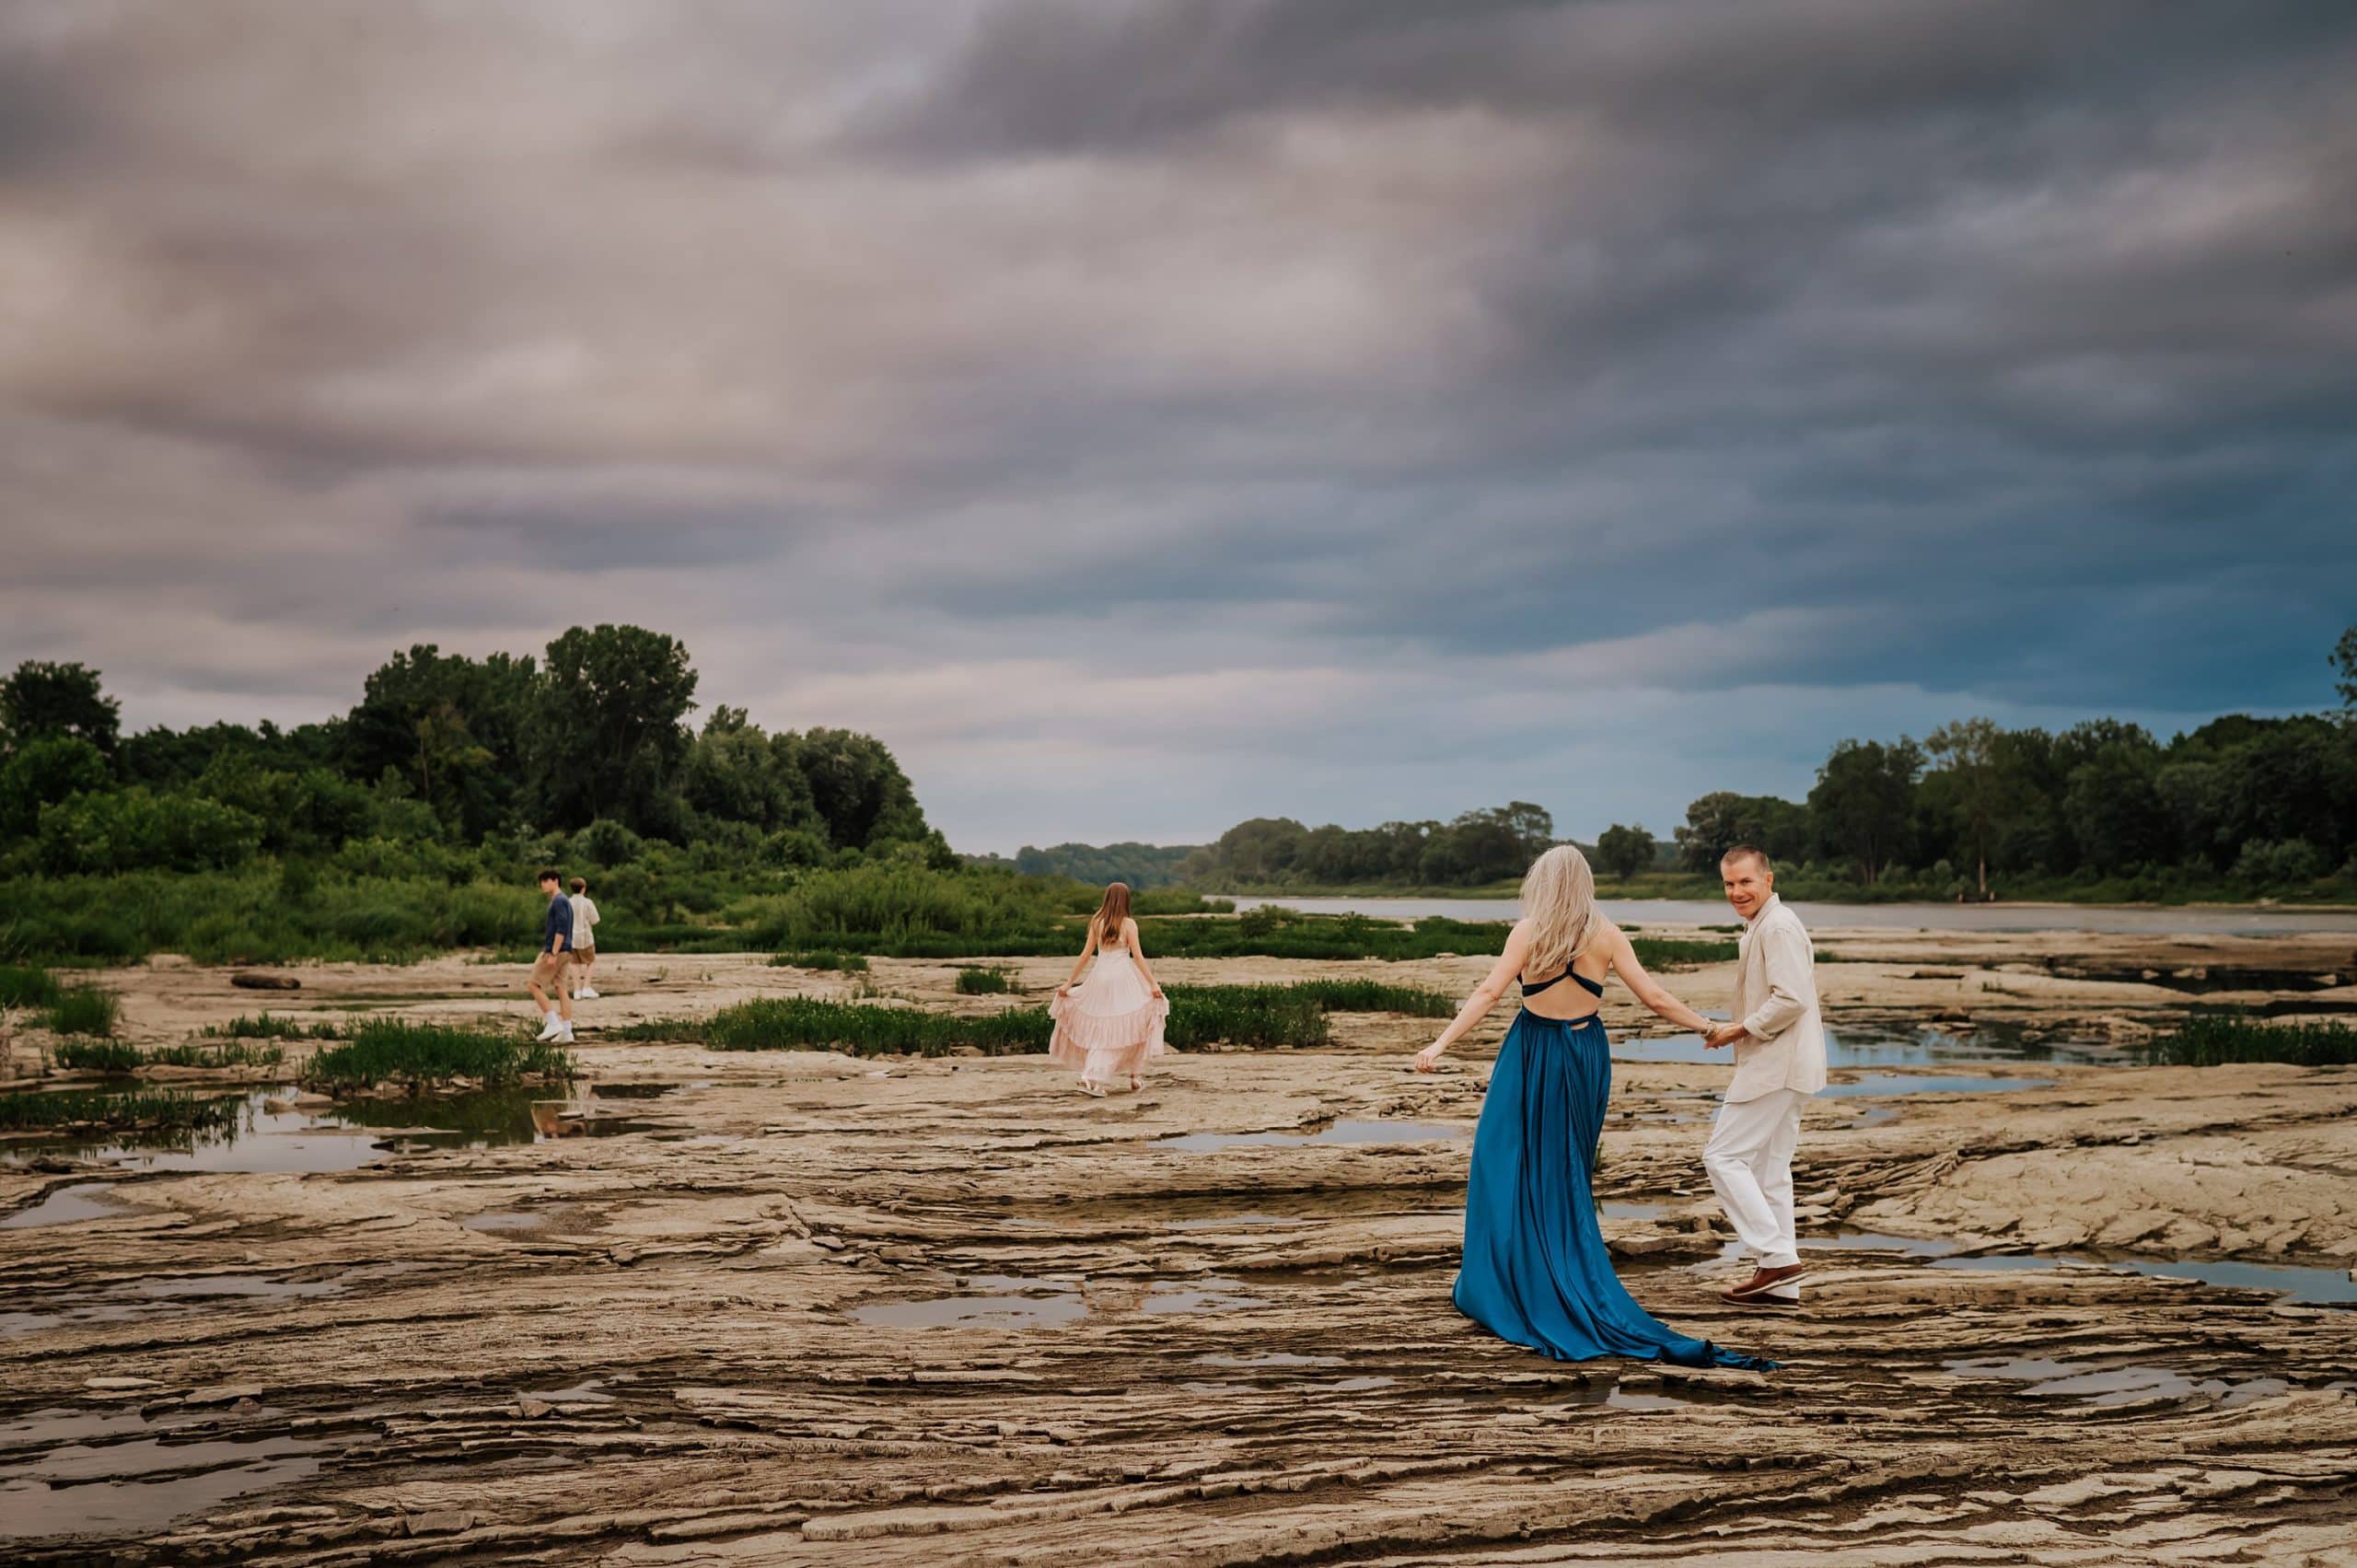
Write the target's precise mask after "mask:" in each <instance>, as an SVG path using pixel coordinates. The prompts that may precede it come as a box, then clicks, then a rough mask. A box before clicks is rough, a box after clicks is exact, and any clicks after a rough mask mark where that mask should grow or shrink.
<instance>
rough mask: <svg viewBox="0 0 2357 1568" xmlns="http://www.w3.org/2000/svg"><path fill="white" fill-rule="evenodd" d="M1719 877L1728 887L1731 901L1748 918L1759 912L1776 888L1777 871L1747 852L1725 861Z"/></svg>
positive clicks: (1728, 896) (1736, 909) (1721, 864)
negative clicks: (1773, 870) (1762, 863)
mask: <svg viewBox="0 0 2357 1568" xmlns="http://www.w3.org/2000/svg"><path fill="white" fill-rule="evenodd" d="M1719 881H1720V883H1721V884H1722V885H1724V887H1725V889H1726V891H1727V902H1728V903H1729V904H1732V905H1733V906H1734V907H1735V912H1736V913H1737V914H1739V915H1741V916H1743V918H1744V919H1746V920H1749V919H1750V918H1752V916H1754V915H1756V914H1758V913H1759V911H1760V909H1761V908H1762V907H1763V906H1765V905H1766V903H1767V902H1768V895H1770V894H1771V893H1772V892H1774V891H1775V890H1776V874H1775V873H1774V872H1772V871H1771V870H1769V869H1768V867H1767V866H1765V865H1761V864H1760V863H1759V860H1758V859H1756V858H1755V857H1753V856H1751V855H1747V854H1739V855H1737V856H1736V857H1735V858H1734V859H1733V860H1725V861H1721V862H1720V863H1719Z"/></svg>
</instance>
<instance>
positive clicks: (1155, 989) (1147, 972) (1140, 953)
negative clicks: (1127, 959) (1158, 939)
mask: <svg viewBox="0 0 2357 1568" xmlns="http://www.w3.org/2000/svg"><path fill="white" fill-rule="evenodd" d="M1121 929H1122V930H1123V931H1125V932H1127V933H1128V934H1129V937H1130V956H1131V957H1132V958H1136V959H1137V961H1138V969H1139V970H1140V971H1141V972H1143V973H1144V976H1145V988H1146V989H1147V990H1148V991H1150V992H1152V993H1154V994H1155V995H1156V996H1159V995H1161V994H1162V982H1161V981H1158V980H1156V979H1155V978H1154V966H1153V965H1152V964H1149V963H1147V962H1146V961H1145V949H1144V947H1139V946H1138V923H1137V922H1136V921H1134V920H1132V921H1126V922H1124V923H1122V926H1121Z"/></svg>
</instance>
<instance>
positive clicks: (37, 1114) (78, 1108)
mask: <svg viewBox="0 0 2357 1568" xmlns="http://www.w3.org/2000/svg"><path fill="white" fill-rule="evenodd" d="M242 1103H243V1102H242V1101H241V1100H239V1099H238V1098H237V1097H236V1096H234V1095H231V1096H219V1095H216V1096H212V1097H209V1098H198V1097H197V1096H195V1095H185V1094H175V1093H172V1092H170V1091H168V1090H155V1089H56V1090H50V1091H46V1092H36V1093H31V1094H0V1130H6V1131H9V1132H29V1131H37V1130H41V1129H48V1128H59V1127H74V1126H96V1127H104V1128H107V1129H110V1130H118V1131H119V1130H122V1129H127V1128H134V1127H143V1128H144V1127H160V1128H170V1129H177V1130H184V1131H205V1130H209V1129H213V1128H218V1127H226V1126H230V1125H233V1124H234V1123H235V1121H236V1120H237V1116H238V1108H239V1106H240V1105H241V1104H242Z"/></svg>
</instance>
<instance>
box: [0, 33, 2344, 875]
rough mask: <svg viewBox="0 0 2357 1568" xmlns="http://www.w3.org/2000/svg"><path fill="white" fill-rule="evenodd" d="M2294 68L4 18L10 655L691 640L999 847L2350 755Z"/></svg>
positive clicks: (792, 718)
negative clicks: (2332, 708) (1862, 742)
mask: <svg viewBox="0 0 2357 1568" xmlns="http://www.w3.org/2000/svg"><path fill="white" fill-rule="evenodd" d="M2351 81H2357V14H2352V13H2351V9H2350V8H2349V7H2347V6H2340V5H2331V4H2318V3H2316V0H2293V3H2271V0H2237V3H2235V4H2232V5H2223V4H2220V5H2201V6H2189V5H2183V4H2177V3H2173V0H2150V3H2145V4H2119V3H2113V0H2072V3H2071V4H2068V5H2056V4H2054V3H2052V0H1910V4H1907V5H1903V6H1901V5H1892V4H1890V3H1889V0H1635V3H1631V0H1586V3H1575V4H1536V3H1521V4H1515V3H1503V0H1451V3H1449V4H1446V5H1440V4H1406V3H1403V0H857V3H856V4H833V3H821V0H810V3H807V4H798V5H796V4H788V5H779V4H775V3H773V0H758V3H755V0H749V3H744V4H734V3H707V0H685V3H672V4H665V5H660V6H656V5H647V4H644V3H643V0H625V3H618V4H601V3H597V0H550V3H548V4H542V5H530V4H521V3H508V4H503V5H500V6H483V5H480V4H476V3H474V0H447V3H436V0H273V3H267V4H241V3H236V0H202V3H191V0H153V3H149V4H120V3H115V0H64V3H62V4H47V3H42V0H0V530H5V540H4V541H0V542H5V547H6V548H5V551H0V661H5V662H6V663H9V664H13V663H14V662H15V661H16V660H17V659H20V658H25V657H33V656H39V657H53V658H75V659H81V660H84V661H86V662H88V663H90V664H93V665H96V666H98V667H99V668H101V669H102V670H103V671H104V672H105V674H106V678H107V680H108V683H109V685H110V688H111V689H112V690H113V691H116V692H117V693H118V694H119V695H120V696H121V697H122V700H123V706H124V713H125V718H126V720H127V722H129V723H130V724H131V725H133V726H145V725H147V724H158V723H161V724H173V725H181V724H187V723H191V722H197V721H204V720H210V719H212V718H215V717H231V718H238V719H244V720H249V721H250V720H255V719H260V718H264V717H268V718H275V719H278V720H280V721H282V722H293V721H299V720H303V719H307V718H316V717H321V716H324V715H326V714H330V713H331V712H336V711H341V710H342V709H343V708H344V707H347V706H348V705H349V704H350V703H351V702H352V701H353V700H354V697H355V696H356V695H357V692H358V688H359V684H360V680H361V678H362V676H363V675H364V674H365V673H366V671H367V670H368V669H370V668H373V667H374V666H375V665H377V663H379V662H380V661H381V660H382V659H383V657H384V656H385V655H386V654H387V653H388V652H389V650H390V649H392V648H393V647H395V646H397V645H406V644H408V643H411V642H413V641H431V642H436V643H439V644H441V645H443V646H444V647H445V648H455V649H460V650H465V651H468V652H474V653H481V652H487V651H489V650H492V649H494V648H509V649H516V650H519V651H521V650H533V649H537V648H538V647H539V646H540V645H541V644H543V643H545V642H546V641H547V639H548V638H549V637H550V636H551V635H552V634H553V633H555V632H557V631H560V630H562V629H563V627H564V626H566V625H568V624H570V623H573V622H575V621H580V622H593V621H601V620H627V621H637V622H639V623H641V624H644V625H648V626H653V627H656V628H658V629H661V630H666V631H669V632H673V633H677V634H679V636H681V637H682V638H683V639H684V640H685V641H686V642H687V644H688V645H689V647H690V648H691V651H692V653H693V655H694V657H695V660H696V663H697V665H698V667H699V668H701V670H702V676H703V680H702V694H703V697H704V700H705V702H706V703H707V704H709V703H713V702H716V701H726V702H728V703H737V704H742V705H745V706H748V707H749V708H750V709H751V710H752V712H753V714H754V716H755V717H756V718H757V719H759V720H761V721H762V722H764V723H766V724H769V725H771V726H783V727H799V726H806V725H811V724H841V725H848V726H855V727H858V728H862V729H866V730H870V731H873V732H875V733H877V734H878V735H880V736H882V737H884V738H886V739H887V740H888V742H889V743H890V744H891V745H892V746H893V747H894V748H895V749H897V750H898V751H899V753H900V756H901V757H902V759H903V761H905V762H906V764H907V765H908V767H909V769H910V772H911V774H912V775H913V776H914V777H915V779H916V781H917V784H918V788H919V792H920V795H921V796H922V797H923V800H924V802H925V804H926V806H927V807H928V808H929V810H930V811H931V813H932V815H933V816H934V818H935V820H936V821H937V822H938V823H940V824H941V825H942V826H943V827H945V828H946V830H948V832H949V834H950V837H951V839H952V841H953V842H956V843H957V844H958V846H959V847H961V848H965V849H970V850H981V849H1000V850H1011V849H1013V848H1014V847H1016V845H1018V844H1020V843H1023V842H1042V843H1044V842H1054V841H1058V840H1062V839H1084V840H1099V841H1101V840H1106V839H1110V838H1132V837H1134V838H1147V839H1154V840H1160V841H1165V842H1179V841H1191V840H1195V839H1199V838H1202V837H1203V836H1207V835H1209V834H1211V833H1213V832H1216V831H1217V830H1219V829H1221V828H1223V827H1225V826H1226V825H1227V824H1229V823H1231V822H1233V821H1235V820H1237V819H1239V818H1242V817H1245V816H1249V815H1256V814H1285V815H1293V816H1298V817H1303V818H1306V819H1310V820H1313V821H1329V820H1338V821H1341V822H1344V823H1348V824H1353V825H1358V824H1364V823H1369V822H1374V821H1376V820H1380V819H1386V818H1392V817H1423V816H1446V815H1451V814H1454V813H1455V812H1456V811H1458V810H1460V809H1463V808H1465V807H1471V806H1476V805H1486V804H1490V803H1493V802H1499V801H1503V800H1505V799H1507V798H1509V797H1515V796H1518V797H1522V798H1527V799H1531V800H1536V801H1538V802H1540V803H1542V804H1544V805H1546V806H1548V807H1550V808H1551V809H1552V810H1553V811H1554V812H1555V813H1556V817H1557V821H1558V824H1559V827H1560V828H1561V829H1562V830H1575V831H1578V832H1580V833H1582V834H1583V835H1585V834H1589V833H1593V832H1594V831H1596V830H1598V829H1600V828H1602V827H1603V826H1604V825H1605V824H1606V823H1607V822H1608V821H1611V820H1615V819H1619V820H1641V821H1643V822H1644V823H1645V824H1647V825H1649V826H1651V827H1653V828H1654V829H1655V830H1657V831H1666V830H1667V829H1668V828H1669V827H1670V826H1671V824H1672V823H1673V822H1674V821H1676V820H1677V819H1678V818H1679V817H1680V816H1681V815H1682V812H1683V808H1684V805H1685V803H1686V801H1687V800H1688V799H1689V798H1690V797H1691V796H1694V795H1696V794H1699V793H1701V791H1703V790H1706V789H1710V788H1718V787H1737V788H1745V789H1752V790H1761V791H1778V792H1784V793H1799V792H1802V791H1805V789H1806V787H1807V785H1808V783H1809V781H1810V778H1811V775H1812V772H1813V768H1814V764H1815V763H1816V761H1817V760H1818V759H1819V758H1820V757H1821V756H1822V755H1823V752H1824V750H1825V749H1826V747H1827V746H1828V745H1829V743H1830V742H1831V741H1833V740H1835V739H1837V738H1841V737H1844V736H1852V735H1855V736H1879V737H1887V736H1891V735H1895V734H1897V733H1898V732H1901V731H1907V732H1910V733H1914V734H1918V735H1920V734H1922V732H1923V731H1924V730H1926V729H1928V728H1929V727H1931V726H1934V725H1936V724H1939V723H1941V722H1943V721H1945V720H1947V719H1951V718H1956V717H1959V716H1963V715H1967V714H1993V715H1995V716H1997V717H1999V718H2000V719H2003V720H2005V721H2007V722H2013V723H2040V724H2048V725H2064V724H2068V723H2071V722H2073V721H2075V720H2077V719H2079V718H2082V717H2084V716H2088V715H2090V714H2123V715H2126V716H2130V717H2134V718H2137V719H2141V720H2142V721H2143V722H2145V723H2147V724H2149V725H2151V726H2154V727H2155V728H2157V729H2160V730H2163V731H2167V730H2170V729H2172V728H2175V727H2178V726H2184V725H2187V724H2190V723H2196V722H2199V721H2200V720H2201V719H2203V718H2206V717H2208V716H2210V715H2212V714H2216V713H2218V712H2221V711H2226V710H2255V711H2284V710H2290V709H2298V708H2305V707H2314V706H2320V705H2322V704H2323V703H2325V701H2326V700H2327V698H2328V693H2329V679H2328V670H2327V668H2326V665H2325V655H2326V652H2327V650H2328V647H2329V645H2330V644H2331V642H2332V639H2333V638H2334V637H2335V636H2336V635H2337V634H2338V632H2339V630H2340V627H2341V626H2342V625H2343V624H2346V623H2348V622H2349V621H2352V620H2357V543H2353V542H2352V541H2353V540H2357V504H2353V503H2352V500H2351V496H2352V495H2353V494H2357V113H2352V112H2351V109H2350V106H2349V99H2350V94H2349V84H2350V83H2351Z"/></svg>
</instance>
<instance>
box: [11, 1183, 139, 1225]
mask: <svg viewBox="0 0 2357 1568" xmlns="http://www.w3.org/2000/svg"><path fill="white" fill-rule="evenodd" d="M132 1212H133V1210H132V1209H131V1207H130V1206H129V1205H128V1204H125V1203H122V1202H117V1201H115V1200H114V1199H113V1198H111V1197H110V1196H108V1194H107V1183H105V1182H103V1181H82V1182H76V1183H75V1185H73V1186H71V1187H60V1188H59V1189H57V1190H56V1191H53V1192H52V1193H51V1194H50V1195H49V1196H48V1197H46V1198H43V1199H42V1200H41V1202H38V1203H34V1204H31V1205H29V1206H28V1207H25V1208H22V1209H18V1210H17V1212H16V1213H15V1214H9V1215H6V1217H0V1230H28V1229H30V1228H31V1227H32V1226H34V1225H67V1224H70V1223H72V1222H73V1221H75V1220H103V1219H114V1218H117V1217H120V1216H121V1215H123V1214H130V1213H132Z"/></svg>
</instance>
